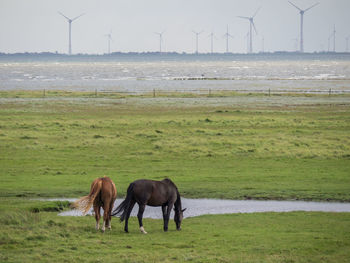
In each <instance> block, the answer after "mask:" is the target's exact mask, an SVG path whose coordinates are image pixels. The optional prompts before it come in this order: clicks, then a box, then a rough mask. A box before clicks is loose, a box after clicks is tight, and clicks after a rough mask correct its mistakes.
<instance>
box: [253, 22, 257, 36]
mask: <svg viewBox="0 0 350 263" xmlns="http://www.w3.org/2000/svg"><path fill="white" fill-rule="evenodd" d="M252 25H253V28H254V31H255V34H258V31H257V30H256V27H255V24H254V22H252Z"/></svg>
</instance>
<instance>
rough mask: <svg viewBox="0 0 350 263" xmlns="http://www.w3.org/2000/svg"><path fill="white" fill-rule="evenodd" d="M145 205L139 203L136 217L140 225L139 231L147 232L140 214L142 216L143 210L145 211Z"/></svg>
mask: <svg viewBox="0 0 350 263" xmlns="http://www.w3.org/2000/svg"><path fill="white" fill-rule="evenodd" d="M145 206H146V205H144V204H139V212H138V213H137V218H138V219H139V226H140V231H141V233H144V234H147V232H146V231H145V229H144V228H143V224H142V216H143V212H144V211H145Z"/></svg>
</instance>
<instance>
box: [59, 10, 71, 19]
mask: <svg viewBox="0 0 350 263" xmlns="http://www.w3.org/2000/svg"><path fill="white" fill-rule="evenodd" d="M58 13H59V14H60V15H61V16H63V17H64V18H66V19H67V20H70V19H69V18H68V17H66V16H65V15H64V14H62V13H61V12H58Z"/></svg>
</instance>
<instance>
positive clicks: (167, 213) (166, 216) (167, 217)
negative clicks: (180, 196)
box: [164, 203, 174, 231]
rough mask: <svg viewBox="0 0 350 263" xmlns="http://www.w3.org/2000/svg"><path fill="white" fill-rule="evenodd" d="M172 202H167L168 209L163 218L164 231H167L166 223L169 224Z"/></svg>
mask: <svg viewBox="0 0 350 263" xmlns="http://www.w3.org/2000/svg"><path fill="white" fill-rule="evenodd" d="M173 205H174V204H172V203H170V204H168V209H167V211H166V215H165V219H164V231H168V224H169V218H170V213H171V209H173Z"/></svg>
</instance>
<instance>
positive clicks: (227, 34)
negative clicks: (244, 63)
mask: <svg viewBox="0 0 350 263" xmlns="http://www.w3.org/2000/svg"><path fill="white" fill-rule="evenodd" d="M224 37H226V53H228V39H229V38H233V36H232V35H231V34H230V33H229V32H228V25H227V28H226V33H225V34H224Z"/></svg>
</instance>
